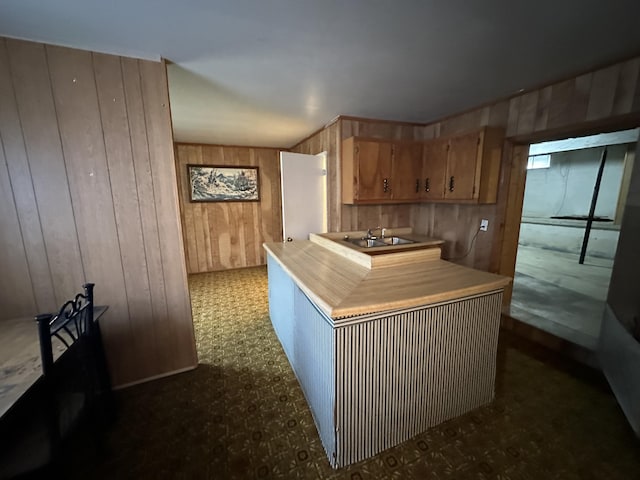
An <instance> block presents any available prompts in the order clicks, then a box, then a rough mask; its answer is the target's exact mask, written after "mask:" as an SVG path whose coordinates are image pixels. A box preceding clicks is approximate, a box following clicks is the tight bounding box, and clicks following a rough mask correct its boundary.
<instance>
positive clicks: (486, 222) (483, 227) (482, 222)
mask: <svg viewBox="0 0 640 480" xmlns="http://www.w3.org/2000/svg"><path fill="white" fill-rule="evenodd" d="M487 228H489V220H487V219H486V218H483V219H482V220H480V230H482V231H483V232H486V231H487Z"/></svg>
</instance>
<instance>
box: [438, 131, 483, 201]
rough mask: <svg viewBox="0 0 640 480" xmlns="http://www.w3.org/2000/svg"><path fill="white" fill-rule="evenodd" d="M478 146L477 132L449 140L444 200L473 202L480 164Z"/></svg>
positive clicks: (478, 134) (478, 136)
mask: <svg viewBox="0 0 640 480" xmlns="http://www.w3.org/2000/svg"><path fill="white" fill-rule="evenodd" d="M479 145H480V133H479V132H475V133H470V134H467V135H463V136H460V137H454V138H451V139H449V154H448V156H447V173H446V175H445V181H446V184H445V189H444V198H446V199H448V200H473V198H474V195H475V193H476V192H475V188H476V167H477V166H478V165H479V163H480V162H479V160H480V159H479V158H478V150H479V149H478V146H479Z"/></svg>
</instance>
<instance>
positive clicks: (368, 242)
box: [347, 238, 388, 248]
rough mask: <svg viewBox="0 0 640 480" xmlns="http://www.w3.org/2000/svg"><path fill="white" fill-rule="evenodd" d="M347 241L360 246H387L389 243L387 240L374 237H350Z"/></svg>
mask: <svg viewBox="0 0 640 480" xmlns="http://www.w3.org/2000/svg"><path fill="white" fill-rule="evenodd" d="M347 241H348V242H350V243H352V244H353V245H355V246H356V247H360V248H371V247H386V246H387V245H388V244H387V243H385V242H382V241H380V240H374V239H372V238H350V239H348V240H347Z"/></svg>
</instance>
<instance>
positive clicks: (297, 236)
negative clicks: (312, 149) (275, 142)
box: [280, 152, 327, 242]
mask: <svg viewBox="0 0 640 480" xmlns="http://www.w3.org/2000/svg"><path fill="white" fill-rule="evenodd" d="M280 178H281V186H282V238H283V239H284V240H285V241H289V242H291V241H293V240H307V239H308V238H309V234H310V233H324V232H326V231H327V155H326V153H320V154H318V155H303V154H300V153H290V152H280Z"/></svg>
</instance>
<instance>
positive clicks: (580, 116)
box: [567, 73, 593, 123]
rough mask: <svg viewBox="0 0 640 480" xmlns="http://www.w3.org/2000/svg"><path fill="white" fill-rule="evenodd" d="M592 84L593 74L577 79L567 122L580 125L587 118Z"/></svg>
mask: <svg viewBox="0 0 640 480" xmlns="http://www.w3.org/2000/svg"><path fill="white" fill-rule="evenodd" d="M592 84H593V75H592V74H591V73H587V74H585V75H580V76H579V77H577V78H576V79H575V82H574V87H573V93H572V95H571V107H570V108H569V109H568V110H569V111H568V112H567V113H568V115H567V122H570V123H580V122H584V121H585V119H586V118H587V112H588V109H589V103H590V96H591V87H592Z"/></svg>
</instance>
